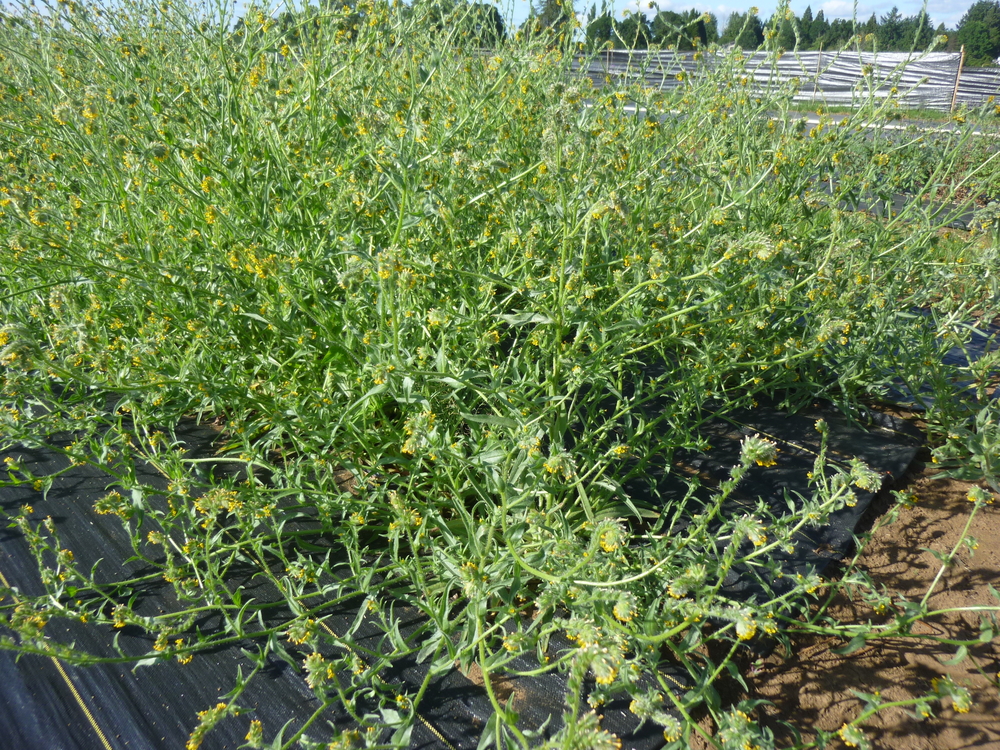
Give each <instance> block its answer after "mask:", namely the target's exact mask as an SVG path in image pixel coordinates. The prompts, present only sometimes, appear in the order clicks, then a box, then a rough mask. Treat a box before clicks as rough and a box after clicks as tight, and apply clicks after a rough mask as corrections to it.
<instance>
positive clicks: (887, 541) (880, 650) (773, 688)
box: [748, 454, 1000, 750]
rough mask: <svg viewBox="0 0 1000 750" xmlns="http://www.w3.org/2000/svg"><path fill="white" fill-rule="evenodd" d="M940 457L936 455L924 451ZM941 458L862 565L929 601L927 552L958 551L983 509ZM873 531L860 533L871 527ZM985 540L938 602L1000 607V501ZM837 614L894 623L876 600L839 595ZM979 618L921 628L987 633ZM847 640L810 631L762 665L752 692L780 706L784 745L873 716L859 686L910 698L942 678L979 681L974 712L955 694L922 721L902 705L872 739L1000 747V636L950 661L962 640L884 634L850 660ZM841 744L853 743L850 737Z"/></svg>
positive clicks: (933, 749) (936, 748)
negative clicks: (958, 705) (942, 473)
mask: <svg viewBox="0 0 1000 750" xmlns="http://www.w3.org/2000/svg"><path fill="white" fill-rule="evenodd" d="M922 457H923V458H924V459H926V460H928V461H929V454H925V455H923V456H922ZM938 473H939V472H937V471H936V469H935V467H934V466H933V465H932V464H928V463H924V462H917V463H916V464H915V465H914V466H913V467H912V468H911V470H910V472H909V473H908V474H907V475H906V476H905V477H903V478H901V480H900V481H898V482H897V484H896V485H895V489H908V490H910V491H912V492H914V493H916V496H917V499H918V501H917V503H916V504H915V505H914V506H913V507H912V508H908V509H904V510H902V512H901V514H900V517H899V519H898V520H897V521H896V522H895V523H892V524H889V525H887V526H883V527H881V528H879V529H877V530H876V531H875V532H874V533H873V536H872V540H871V542H870V543H869V544H868V546H867V547H866V548H865V551H864V553H863V555H862V556H861V558H860V566H861V568H862V569H863V570H866V571H867V572H868V573H869V574H870V575H871V576H872V578H873V579H874V580H875V581H876V582H877V583H879V584H881V585H883V586H885V587H886V589H888V590H889V592H892V593H894V594H895V595H899V596H903V597H905V598H906V599H908V600H910V601H919V600H920V599H921V598H922V597H923V596H924V594H925V592H926V591H927V590H928V588H929V587H930V586H931V584H932V581H933V580H934V578H935V576H936V575H937V573H938V571H939V569H940V563H939V562H938V560H937V559H936V558H935V557H934V556H933V555H932V554H931V553H930V552H928V551H926V549H924V548H929V549H932V550H936V551H939V552H942V553H948V552H950V551H951V550H952V548H953V546H954V545H955V544H956V542H957V541H958V539H959V537H960V535H961V532H962V529H963V528H964V526H965V523H966V521H967V519H968V517H969V512H970V510H971V509H972V505H971V504H970V503H969V501H968V500H967V498H966V495H967V493H968V491H969V488H970V487H971V486H972V485H970V484H967V483H965V482H959V481H955V480H951V479H942V478H939V477H937V476H936V474H938ZM891 504H892V500H891V498H890V497H888V493H884V496H883V495H880V496H879V498H877V500H876V502H875V503H874V504H873V506H872V508H871V509H870V510H869V514H868V516H867V517H866V519H865V520H864V521H863V523H862V526H863V527H865V526H867V528H872V527H873V525H874V523H875V521H876V520H877V519H878V517H879V516H881V515H882V514H884V513H885V512H886V511H887V510H888V509H889V506H890V505H891ZM863 530H864V528H861V529H859V531H863ZM969 533H970V534H971V536H973V537H974V538H976V539H977V540H978V542H979V547H978V549H977V550H976V551H975V553H974V555H971V556H970V554H969V553H968V551H967V550H965V549H963V550H962V552H961V553H960V554H959V556H958V559H957V561H956V562H955V563H954V564H953V565H952V566H951V567H950V569H948V570H947V571H946V572H945V574H944V575H943V576H942V578H941V579H940V581H939V582H938V584H937V586H936V588H935V591H934V593H933V595H932V596H931V597H930V599H929V604H930V606H931V608H932V609H949V608H953V607H966V606H974V605H987V606H998V605H1000V601H997V600H996V599H995V598H993V596H992V595H991V594H990V592H989V588H988V585H992V586H994V587H995V588H998V589H1000V504H994V505H988V506H986V507H985V508H984V509H983V510H982V511H980V512H979V513H978V514H977V516H976V518H975V519H974V520H973V522H972V526H971V528H970V530H969ZM830 613H831V614H832V615H833V616H835V617H836V618H837V619H839V620H841V621H842V622H858V621H861V622H863V621H866V620H871V621H873V622H881V621H884V619H885V617H884V616H880V615H877V614H875V612H873V611H872V610H871V608H870V607H868V606H867V605H865V604H863V603H862V604H859V603H852V602H850V601H847V600H846V599H844V600H838V601H836V602H835V603H834V605H833V606H832V608H831V610H830ZM979 621H980V618H979V615H978V614H975V613H954V612H953V613H947V614H942V615H938V616H935V617H934V618H932V619H931V620H930V621H929V622H927V623H926V624H923V623H921V624H920V625H918V626H917V627H916V628H915V629H914V632H915V633H918V634H926V635H937V636H941V637H946V638H956V639H971V638H976V637H978V636H979V633H980V630H979ZM843 645H844V642H843V641H842V640H840V639H834V638H827V637H799V638H797V639H796V640H795V642H794V646H795V648H794V649H793V655H792V656H791V657H790V658H785V656H784V655H783V654H782V653H780V652H776V653H773V654H771V655H770V656H769V657H768V658H767V659H765V660H763V662H762V663H760V664H758V665H757V668H756V669H755V670H752V672H751V674H752V676H751V681H750V682H749V683H748V684H749V687H750V695H749V697H756V698H764V699H766V700H768V701H771V702H772V705H768V706H764V707H762V708H761V709H760V711H759V718H760V720H761V721H762V723H765V724H767V725H768V726H770V727H771V728H772V730H773V731H774V732H775V735H776V736H777V737H778V738H779V743H778V744H779V746H780V747H786V746H790V745H794V744H796V740H795V737H794V735H793V734H792V733H791V732H790V731H789V730H788V729H787V726H786V725H784V724H783V722H784V721H788V722H789V723H790V724H792V725H794V726H796V727H798V728H799V730H800V731H803V736H802V741H810V740H812V739H814V737H815V734H814V733H813V732H812V731H810V730H812V729H822V730H826V731H834V730H837V729H839V728H840V727H841V726H843V724H844V723H845V722H848V721H851V720H852V719H854V718H855V717H857V716H858V715H859V714H860V713H861V711H862V702H861V701H860V700H859V699H858V698H857V697H855V696H854V695H853V694H852V692H851V691H852V690H859V691H863V692H866V693H875V692H876V691H879V692H881V695H882V697H883V698H884V699H886V700H906V699H907V698H915V697H918V696H920V695H924V694H926V693H927V692H929V691H930V690H931V681H932V680H933V679H934V678H935V677H939V676H944V675H951V676H952V677H953V678H954V679H955V680H956V682H958V684H960V685H963V686H965V687H967V688H969V690H970V692H971V694H972V700H973V705H972V708H971V710H970V711H968V712H967V713H959V712H957V711H955V710H954V708H953V707H952V705H951V702H950V700H949V699H946V700H945V701H944V705H942V704H941V703H935V704H934V705H933V710H934V716H932V717H931V718H929V719H925V720H923V721H917V720H916V719H915V718H913V716H911V715H910V713H909V712H908V711H907V710H905V709H903V708H893V709H888V710H886V711H885V712H884V713H881V714H878V715H876V716H874V717H872V718H871V719H869V720H868V721H867V722H865V724H864V726H865V729H866V732H867V734H868V737H869V738H870V739H871V742H872V746H873V747H875V748H879V749H880V750H881V749H883V748H884V749H886V750H888V749H890V748H891V749H892V750H953V749H954V750H957V748H984V749H987V748H988V749H991V750H1000V639H995V640H994V641H993V642H992V643H985V644H979V645H978V646H976V647H974V648H970V649H969V657H968V658H966V659H965V660H964V661H963V662H961V663H960V664H957V665H954V666H948V665H945V664H943V663H942V661H943V660H947V659H950V658H951V657H953V656H954V655H955V648H954V646H948V645H942V644H939V643H936V642H934V641H931V640H925V641H918V640H914V639H899V640H885V641H877V642H874V643H872V644H869V645H868V646H867V647H865V648H863V649H861V650H859V651H856V652H854V653H852V654H850V655H847V656H839V655H837V654H835V653H833V651H832V649H835V648H838V647H840V646H843ZM834 746H839V747H844V744H843V743H841V742H840V740H839V739H838V740H836V741H835V743H834Z"/></svg>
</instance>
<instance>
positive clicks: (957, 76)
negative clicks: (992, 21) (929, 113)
mask: <svg viewBox="0 0 1000 750" xmlns="http://www.w3.org/2000/svg"><path fill="white" fill-rule="evenodd" d="M964 65H965V45H964V44H963V45H962V51H961V56H960V57H959V58H958V72H957V73H956V74H955V90H954V91H952V92H951V109H950V110H948V111H949V112H954V111H955V102H956V101H957V100H958V82H959V81H961V80H962V68H963V67H964Z"/></svg>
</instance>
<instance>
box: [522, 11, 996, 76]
mask: <svg viewBox="0 0 1000 750" xmlns="http://www.w3.org/2000/svg"><path fill="white" fill-rule="evenodd" d="M560 5H561V3H560V0H541V4H540V6H539V9H538V18H540V19H545V18H546V17H547V16H552V15H554V14H553V13H552V9H553V7H560ZM528 22H531V19H530V18H529V21H528ZM528 22H526V23H528ZM858 35H860V37H861V40H862V41H861V46H862V49H865V50H868V51H876V50H877V51H880V52H910V51H923V50H926V49H928V48H930V47H931V46H932V45H934V44H936V43H937V39H938V37H941V36H943V37H945V38H946V40H947V41H945V42H944V43H943V45H942V46H941V47H939V49H942V50H945V51H957V50H958V49H959V48H960V47H962V46H964V47H965V53H966V64H968V65H994V64H996V63H995V61H996V59H997V58H998V57H1000V0H978V2H976V3H975V4H973V5H972V6H971V7H970V8H969V9H968V11H967V12H966V13H965V15H964V16H963V17H962V19H961V21H960V22H959V24H958V27H957V28H956V29H947V28H945V25H944V24H943V23H942V24H938V25H937V26H936V27H935V26H934V25H933V22H932V20H931V18H930V17H929V16H928V15H927V14H926V13H918V14H915V15H912V16H904V15H902V14H901V13H900V12H899V9H898V8H897V7H893V8H892V10H890V11H889V12H888V13H886V14H885V15H883V16H881V17H878V16H877V15H876V14H874V13H873V14H872V15H871V17H870V18H868V19H867V20H861V19H857V20H854V19H844V18H834V19H827V18H826V16H825V15H824V13H823V11H822V10H820V11H818V12H816V13H815V14H813V11H812V7H811V6H807V7H806V9H805V11H803V13H802V15H796V14H794V13H791V12H788V13H786V14H784V15H782V16H781V17H775V16H771V17H770V18H766V19H762V18H760V17H759V16H758V15H757V14H756V13H751V12H747V13H732V14H731V15H730V16H729V18H728V19H726V21H725V23H724V24H722V25H720V23H719V20H718V19H717V18H716V16H715V15H714V14H712V13H702V12H699V11H697V10H688V11H682V12H676V11H670V10H665V11H659V12H658V13H656V14H655V15H653V16H652V17H648V16H646V15H645V14H642V13H636V14H630V15H628V16H626V17H624V18H615V17H614V14H613V13H612V12H611V10H610V8H608V6H607V5H606V3H602V7H601V9H600V11H599V10H598V9H597V6H596V4H593V5H591V6H590V9H589V12H588V14H587V17H586V25H585V27H584V36H585V39H586V44H587V46H588V47H589V48H590V49H598V48H600V47H602V46H605V47H606V46H611V47H614V48H618V49H628V48H632V49H645V48H647V47H652V46H661V47H673V48H675V49H678V50H682V51H683V50H693V49H696V48H697V47H706V46H708V45H710V44H720V45H728V44H734V45H736V46H738V47H742V48H744V49H756V48H757V47H760V46H761V45H762V44H764V42H765V41H766V40H768V41H769V40H770V39H771V38H772V37H773V38H774V40H775V43H776V44H777V46H778V47H780V48H782V49H785V50H792V49H798V50H802V51H805V50H820V49H827V50H833V49H839V48H841V47H843V46H844V45H845V44H848V43H850V41H851V40H852V38H855V37H857V36H858Z"/></svg>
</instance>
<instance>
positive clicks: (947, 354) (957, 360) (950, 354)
mask: <svg viewBox="0 0 1000 750" xmlns="http://www.w3.org/2000/svg"><path fill="white" fill-rule="evenodd" d="M914 312H915V315H914V319H915V323H916V325H917V326H919V327H921V328H922V329H923V330H924V331H925V332H926V333H927V334H928V335H931V336H935V337H936V340H937V341H938V342H940V340H941V339H940V337H938V336H937V331H936V329H935V328H934V320H933V318H932V317H931V315H930V313H929V311H927V310H915V311H914ZM962 325H963V327H964V328H965V329H966V331H967V332H968V334H969V341H968V342H967V343H966V344H965V345H964V346H953V347H950V348H948V349H945V348H944V347H943V346H940V347H939V348H940V352H939V355H938V361H939V362H940V363H941V364H942V365H944V366H945V367H946V368H947V370H946V371H949V372H954V373H959V374H958V375H956V376H955V377H953V378H951V379H950V381H949V382H948V383H945V384H942V385H943V386H944V387H945V388H946V389H948V390H950V391H951V393H949V397H951V398H965V399H969V398H971V397H973V396H975V391H976V386H975V379H974V378H973V377H972V376H971V374H970V373H969V371H968V369H969V367H970V366H971V365H973V364H975V363H977V362H978V361H979V360H981V359H982V358H983V357H985V356H987V355H988V354H993V353H995V352H997V351H1000V325H996V324H993V323H983V322H981V321H965V322H964V323H963V324H962ZM985 374H986V375H987V377H989V376H993V377H994V378H995V377H996V376H997V375H998V374H1000V371H997V370H994V371H993V372H992V373H985ZM939 387H940V386H939ZM935 398H936V397H935V389H934V387H933V386H932V385H931V384H930V383H928V382H925V381H922V380H914V379H913V378H910V379H904V378H903V377H901V376H900V375H896V376H895V377H894V378H893V380H892V385H891V386H890V387H889V389H888V392H887V394H886V396H885V397H884V400H885V401H886V402H887V403H893V404H897V405H899V406H904V407H906V408H908V409H912V410H915V411H923V410H925V409H926V408H927V407H928V406H929V405H931V404H933V403H934V401H935ZM990 398H994V399H1000V387H998V388H995V389H994V390H993V392H992V394H990Z"/></svg>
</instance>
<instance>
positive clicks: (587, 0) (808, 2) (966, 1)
mask: <svg viewBox="0 0 1000 750" xmlns="http://www.w3.org/2000/svg"><path fill="white" fill-rule="evenodd" d="M529 1H530V0H496V4H497V5H498V6H500V8H501V9H504V10H505V11H506V12H505V15H506V14H507V13H509V12H511V11H512V12H513V14H514V20H515V22H517V23H520V22H521V21H523V20H524V18H525V17H526V16H527V15H528V3H529ZM591 2H595V0H576V9H577V11H578V12H580V13H585V12H586V11H587V10H588V9H589V8H590V4H591ZM657 2H658V3H659V7H660V9H661V10H673V11H682V10H687V9H689V8H695V9H697V10H699V11H709V12H711V13H714V14H715V15H716V16H717V17H718V18H719V24H720V26H721V25H724V24H725V22H726V19H727V18H729V14H730V13H732V12H733V11H739V12H740V13H743V12H746V10H747V9H748V8H749V7H750V6H751V5H756V6H757V7H758V8H759V9H760V16H761V18H767V17H768V16H770V15H771V14H772V13H773V12H774V9H775V6H776V5H777V4H778V3H777V2H775V0H747V2H746V3H745V4H743V3H739V4H738V3H736V2H733V0H721V2H720V0H706V2H702V3H698V2H689V0H657ZM974 2H975V0H958V1H957V2H956V1H955V0H930V1H929V2H928V3H927V14H928V15H929V16H930V17H931V21H932V22H933V24H934V28H937V25H938V24H939V23H943V24H944V25H945V26H946V27H947V28H949V29H954V28H955V27H956V26H957V25H958V22H959V21H960V20H961V18H962V16H963V15H965V11H967V10H968V9H969V7H970V6H971V5H972V4H973V3H974ZM596 4H597V7H598V9H600V7H601V2H600V0H596ZM608 4H609V5H612V6H613V7H614V9H615V11H616V13H617V14H618V15H619V16H620V15H621V14H622V12H623V11H625V10H630V11H632V12H635V11H636V10H638V9H640V8H641V10H642V11H643V12H644V13H646V14H647V15H650V16H652V15H653V14H655V13H656V9H655V8H654V9H653V10H650V9H649V7H648V1H647V0H614V2H613V3H612V2H611V0H609V2H608ZM806 6H811V7H812V12H813V15H816V12H817V11H819V10H822V11H823V14H824V15H825V16H826V18H827V19H828V20H829V19H832V18H851V16H852V15H854V12H855V4H854V1H853V0H793V2H792V3H791V8H792V10H793V11H795V13H796V14H798V15H802V12H803V11H804V10H805V9H806ZM893 6H896V7H897V8H899V12H900V13H901V14H902V15H904V16H913V15H916V14H918V13H919V12H920V9H921V8H922V7H923V3H922V2H921V0H875V1H874V2H871V1H867V0H859V2H858V3H857V16H858V19H859V20H861V21H867V20H868V19H869V18H871V15H872V13H874V14H876V15H877V16H878V17H879V18H882V16H884V15H886V14H887V13H888V12H889V11H890V10H892V7H893Z"/></svg>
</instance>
